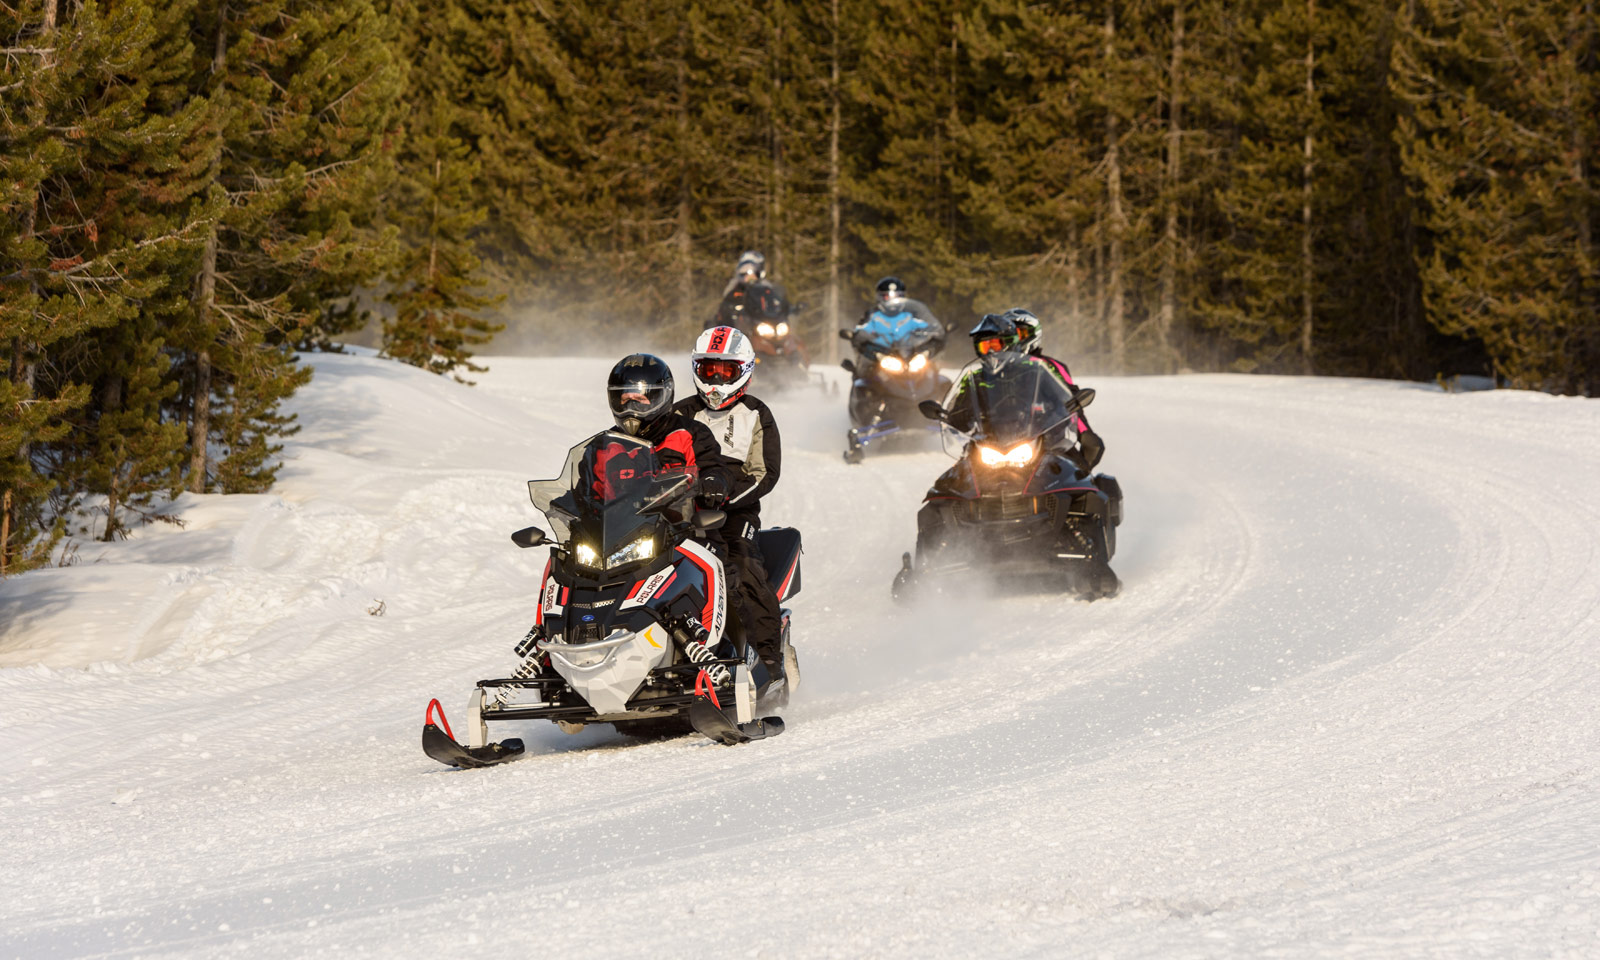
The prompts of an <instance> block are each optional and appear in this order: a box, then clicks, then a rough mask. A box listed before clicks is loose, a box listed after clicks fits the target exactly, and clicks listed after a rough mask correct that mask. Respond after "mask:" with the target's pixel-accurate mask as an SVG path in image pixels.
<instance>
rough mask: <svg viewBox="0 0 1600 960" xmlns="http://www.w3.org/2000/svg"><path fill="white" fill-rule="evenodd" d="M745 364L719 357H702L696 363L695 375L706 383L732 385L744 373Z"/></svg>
mask: <svg viewBox="0 0 1600 960" xmlns="http://www.w3.org/2000/svg"><path fill="white" fill-rule="evenodd" d="M743 368H744V364H742V363H740V362H739V361H737V360H727V359H723V358H719V357H702V358H700V359H699V360H696V361H695V362H694V375H695V376H696V377H698V378H700V380H702V381H703V382H705V383H709V384H713V385H720V384H724V383H732V382H733V381H735V380H737V379H739V377H740V376H741V375H742V374H743V373H744V369H743Z"/></svg>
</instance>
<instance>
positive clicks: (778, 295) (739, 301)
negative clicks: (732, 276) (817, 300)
mask: <svg viewBox="0 0 1600 960" xmlns="http://www.w3.org/2000/svg"><path fill="white" fill-rule="evenodd" d="M803 306H804V304H791V303H790V302H789V300H788V298H787V297H785V296H784V295H783V291H782V289H781V288H779V287H776V286H774V285H773V284H770V283H768V282H767V281H765V280H759V281H757V282H755V283H751V284H748V285H746V286H743V287H740V288H738V289H735V290H733V291H731V292H730V293H729V294H728V295H727V296H726V297H723V298H722V303H721V304H720V305H719V306H718V307H717V315H716V317H715V318H714V321H713V323H712V324H711V326H729V327H733V328H734V329H736V330H738V331H739V332H740V333H743V334H744V335H745V336H747V337H749V338H750V345H751V348H752V349H754V350H755V352H756V382H757V383H758V384H759V385H760V386H761V387H762V388H764V389H772V390H787V389H790V388H792V387H800V386H806V385H808V384H811V383H813V382H814V381H813V379H812V376H811V372H810V367H811V361H810V359H809V358H808V357H807V356H806V351H805V346H804V345H803V344H802V343H801V342H800V338H799V337H798V336H796V335H795V334H794V333H793V331H792V330H791V329H790V325H789V318H790V316H791V315H792V314H794V313H797V312H798V311H799V310H800V309H801V307H803ZM708 329H709V327H708Z"/></svg>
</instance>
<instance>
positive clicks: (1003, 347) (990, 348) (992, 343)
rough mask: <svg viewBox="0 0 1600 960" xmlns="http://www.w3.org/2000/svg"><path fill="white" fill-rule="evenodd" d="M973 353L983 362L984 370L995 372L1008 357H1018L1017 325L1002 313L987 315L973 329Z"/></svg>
mask: <svg viewBox="0 0 1600 960" xmlns="http://www.w3.org/2000/svg"><path fill="white" fill-rule="evenodd" d="M971 336H972V352H973V353H975V354H977V355H978V359H979V360H982V361H983V366H984V369H986V370H994V369H995V368H996V367H998V366H999V365H1000V362H1001V361H1002V360H1004V359H1005V358H1006V357H1010V356H1016V355H1017V352H1018V351H1017V346H1018V343H1019V338H1018V335H1017V325H1016V324H1015V323H1013V322H1012V320H1011V318H1010V317H1008V316H1006V315H1005V314H1001V313H986V314H984V315H983V319H982V320H979V321H978V325H977V326H975V327H973V328H972V332H971Z"/></svg>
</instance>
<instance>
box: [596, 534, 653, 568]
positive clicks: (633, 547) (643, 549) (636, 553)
mask: <svg viewBox="0 0 1600 960" xmlns="http://www.w3.org/2000/svg"><path fill="white" fill-rule="evenodd" d="M655 555H656V538H655V537H654V536H644V537H640V538H639V539H637V540H635V541H633V542H632V543H630V544H628V545H627V546H626V547H623V548H622V549H621V550H618V551H617V552H616V553H613V554H612V555H611V556H609V557H607V558H606V566H607V567H620V566H622V565H623V564H624V563H632V562H633V561H635V560H649V559H650V558H651V557H653V556H655Z"/></svg>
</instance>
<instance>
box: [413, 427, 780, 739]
mask: <svg viewBox="0 0 1600 960" xmlns="http://www.w3.org/2000/svg"><path fill="white" fill-rule="evenodd" d="M695 486H696V477H695V476H694V475H693V471H692V470H685V469H684V468H683V467H681V466H670V465H665V464H663V463H662V462H661V461H659V460H658V459H657V457H656V454H655V451H654V449H653V448H652V447H651V445H650V444H649V443H647V442H645V441H643V440H640V439H638V438H637V437H633V436H630V435H628V434H624V433H615V432H609V431H608V432H605V433H601V434H597V435H596V436H594V437H592V438H590V439H589V440H587V441H585V442H583V443H581V444H579V445H577V446H576V447H574V448H573V449H572V451H571V452H570V453H569V454H568V455H567V462H566V466H565V468H564V469H563V470H562V473H561V476H560V477H558V478H556V479H554V480H535V481H531V482H529V484H528V489H529V493H530V495H531V496H532V498H533V504H534V506H535V507H537V508H538V509H539V510H540V511H542V512H543V513H544V515H545V516H546V517H547V518H548V519H549V521H550V524H551V526H552V527H553V528H554V530H555V539H554V541H547V539H546V535H545V533H544V531H542V530H540V529H539V528H537V527H528V528H527V529H524V530H519V531H517V532H516V533H514V534H512V536H511V539H512V540H513V541H514V542H515V543H516V544H517V545H518V546H521V547H535V546H539V545H540V544H543V543H546V542H550V543H551V549H550V559H549V561H548V563H547V564H546V566H545V572H544V579H543V582H542V583H541V585H540V589H539V595H538V596H539V609H538V612H537V620H536V623H535V625H534V627H533V629H532V630H531V631H529V633H528V635H527V637H525V638H524V639H523V641H522V642H521V643H520V644H518V645H517V648H516V652H517V655H518V656H520V657H522V658H523V661H522V664H521V666H520V667H519V668H518V669H517V670H516V672H515V673H513V674H512V675H511V676H510V677H507V678H504V679H496V680H480V681H479V682H478V684H477V687H476V689H475V690H474V691H473V693H472V696H471V699H470V701H469V703H468V706H467V717H466V728H465V731H464V732H465V735H466V742H465V743H461V742H458V741H457V740H456V739H455V736H454V734H453V732H452V731H450V729H449V727H448V724H447V723H445V721H444V718H443V711H442V710H440V711H439V712H440V723H439V724H435V723H434V722H432V721H433V712H434V709H435V706H436V703H437V701H435V704H430V706H429V714H428V717H427V719H426V722H425V724H424V726H423V732H422V747H423V750H424V751H426V752H427V754H428V756H430V757H432V758H434V759H435V760H438V761H440V762H442V763H447V764H451V765H453V766H458V767H481V766H489V765H491V764H495V763H500V762H503V761H505V760H511V759H514V758H516V757H517V756H519V755H521V753H522V752H523V745H522V741H521V740H516V739H508V740H504V741H501V742H493V741H491V740H490V739H489V730H488V726H489V724H490V723H495V722H500V721H508V720H551V721H554V722H555V723H557V724H559V725H560V726H561V728H562V729H563V730H566V731H567V732H568V733H576V732H578V731H579V730H581V729H583V728H584V727H585V726H586V725H588V724H594V723H609V724H612V725H613V726H615V727H616V729H617V730H619V731H621V732H624V733H630V734H637V735H645V736H659V735H671V734H680V733H689V732H691V731H698V732H699V733H701V734H703V735H705V736H707V737H709V738H711V739H713V740H717V741H719V742H722V743H728V744H732V743H743V742H746V741H749V740H756V739H761V738H763V737H771V736H776V735H777V734H779V733H782V732H783V721H782V720H781V719H779V718H778V717H775V716H771V713H772V711H774V710H776V709H779V708H781V707H782V706H783V705H784V704H785V703H787V702H788V698H789V694H790V692H791V691H792V690H793V689H794V688H795V686H796V685H797V684H798V683H799V667H798V661H797V658H796V656H795V652H794V648H793V646H792V645H791V644H790V641H789V622H790V612H789V611H788V610H787V609H784V610H783V611H782V613H783V621H782V623H783V637H782V641H783V642H782V648H783V664H782V667H781V668H780V670H779V671H777V673H778V675H777V676H772V675H770V674H769V671H768V668H767V666H766V665H765V664H764V663H762V662H761V660H760V659H759V658H758V657H757V656H756V652H755V647H754V646H753V645H751V644H748V643H746V642H745V639H744V635H743V630H742V628H741V627H740V626H739V625H738V623H737V622H736V618H734V619H730V615H729V609H728V597H727V592H728V585H727V576H726V574H725V572H724V570H723V566H722V561H721V560H720V559H718V557H717V555H716V553H714V552H713V551H712V550H711V549H709V548H708V547H707V546H705V545H704V544H703V543H702V542H700V541H698V540H696V539H695V537H696V536H701V537H703V536H704V535H705V534H706V533H707V532H708V531H710V530H714V529H716V528H717V527H719V526H721V524H722V522H723V521H724V519H725V516H724V515H723V514H722V513H721V512H720V511H715V510H697V509H696V508H695V501H694V491H695ZM757 536H758V542H759V546H760V548H761V550H762V553H763V555H764V558H765V560H766V564H767V569H768V570H769V571H771V576H772V589H773V591H774V592H775V593H776V594H777V596H778V600H779V602H780V603H781V602H782V601H784V600H787V599H788V598H790V597H792V596H794V595H795V594H797V593H799V592H800V534H799V532H798V531H796V530H791V529H787V528H774V529H768V530H762V531H760V532H759V533H758V534H757Z"/></svg>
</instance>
